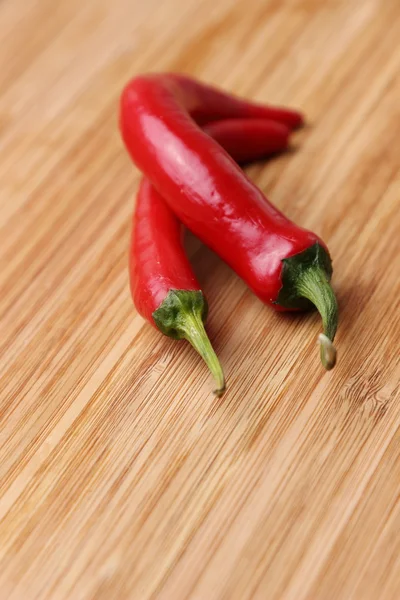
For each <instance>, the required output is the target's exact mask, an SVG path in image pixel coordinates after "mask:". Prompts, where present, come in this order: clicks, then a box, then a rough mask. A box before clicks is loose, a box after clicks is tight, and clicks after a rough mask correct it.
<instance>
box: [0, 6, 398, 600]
mask: <svg viewBox="0 0 400 600" xmlns="http://www.w3.org/2000/svg"><path fill="white" fill-rule="evenodd" d="M399 38H400V4H399V3H398V2H397V1H395V0H350V1H349V0H343V1H340V0H330V1H325V2H319V1H318V0H287V1H285V2H281V1H278V0H276V1H274V0H267V1H263V2H261V1H259V0H247V1H246V2H237V1H236V0H219V1H218V2H215V0H201V1H200V2H185V1H184V0H164V1H163V2H161V1H160V0H146V2H141V1H139V0H135V1H134V2H132V1H128V0H114V1H113V2H111V0H92V1H91V0H84V1H83V2H82V0H79V1H78V0H68V1H67V0H58V1H57V2H54V0H3V1H2V2H1V3H0V44H1V49H2V50H1V53H0V80H1V86H0V131H1V137H0V155H1V159H0V171H1V176H0V191H1V198H0V199H1V204H0V240H1V255H0V261H1V262H0V264H1V269H0V291H1V296H0V319H1V322H0V323H1V325H0V331H1V336H0V348H1V350H0V356H1V364H0V368H1V380H0V398H1V404H0V419H1V429H0V441H1V444H0V489H1V496H0V598H2V599H3V598H4V599H7V600H8V599H10V600H11V599H18V600H19V599H21V600H33V599H55V600H62V599H74V600H78V599H79V600H80V599H82V600H89V599H95V600H103V599H107V600H109V599H111V600H114V599H116V600H119V599H121V600H125V599H134V600H136V599H137V600H146V599H150V598H151V599H161V600H165V599H170V600H183V599H186V598H190V599H196V600H197V599H199V600H231V599H232V600H246V599H250V598H256V599H268V600H292V599H293V600H306V599H307V600H330V599H332V600H333V599H334V600H348V599H350V598H351V599H356V600H389V599H393V600H397V599H398V598H400V504H399V494H400V430H399V426H400V387H399V380H400V365H399V334H400V325H399V319H400V314H399V312H400V311H399V301H398V298H399V292H400V261H399V253H400V234H399V233H400V228H399V225H400V223H399V216H398V215H399V199H400V185H399V184H400V178H399V166H400V151H399V138H400V102H399V97H400V86H399V82H400V45H399ZM150 70H152V71H160V70H174V71H182V72H185V73H189V74H191V75H193V76H195V77H198V78H200V79H203V80H205V81H208V82H210V83H214V84H217V85H220V86H222V87H224V88H226V89H228V90H231V91H234V92H235V93H238V94H241V95H244V96H246V97H249V98H252V99H255V100H259V101H269V102H275V103H283V104H287V105H292V106H294V107H300V108H301V109H302V110H304V111H305V113H306V115H307V117H308V121H309V123H310V125H309V126H308V127H307V128H305V129H304V130H303V131H302V132H299V133H298V134H296V138H295V142H294V146H296V151H295V152H291V153H288V154H286V155H284V156H281V157H279V158H277V159H275V160H273V161H270V162H268V163H267V162H265V163H259V164H257V165H254V166H252V167H250V168H249V169H248V173H249V175H250V176H251V177H252V179H253V180H254V181H255V182H256V183H257V184H258V185H259V186H260V187H261V189H262V190H263V191H264V192H265V193H266V194H267V195H268V196H269V197H271V198H272V199H273V201H274V202H275V203H276V205H277V206H278V207H279V208H281V209H282V210H283V211H284V212H286V213H287V214H288V216H289V217H291V218H292V219H293V220H295V221H296V222H298V223H299V224H301V225H302V226H304V227H307V228H309V229H312V230H315V231H316V232H317V233H319V234H320V235H321V236H322V238H323V239H324V240H325V241H326V242H327V243H328V245H329V248H330V250H331V253H332V256H333V258H334V280H333V281H334V287H335V289H336V292H337V295H338V298H339V303H340V309H341V320H340V327H339V332H338V336H337V347H338V353H339V361H338V365H337V368H336V369H335V370H334V371H332V372H331V373H325V372H324V371H323V370H322V368H321V366H320V364H319V361H318V351H317V347H316V338H317V334H318V333H319V331H320V322H319V319H318V316H317V315H315V314H310V315H303V316H300V315H299V316H295V317H288V316H282V315H276V314H274V313H273V312H272V311H271V310H270V309H269V308H267V307H264V306H262V304H261V303H260V302H259V301H258V300H257V299H256V298H255V297H254V296H253V295H252V294H251V293H250V292H249V291H248V290H247V289H246V287H245V285H244V284H243V283H242V282H241V281H240V280H239V279H238V278H237V277H236V276H235V275H234V274H233V273H232V272H231V271H230V270H229V269H228V268H227V267H226V266H225V265H224V264H222V263H221V262H220V261H219V260H218V259H217V258H216V257H215V256H214V255H213V254H212V253H211V252H210V251H208V250H207V249H205V248H203V247H200V246H199V244H196V242H194V241H193V240H191V242H190V251H191V254H192V256H193V264H194V266H195V268H196V271H197V273H198V276H199V278H200V281H201V282H202V284H203V286H204V289H205V291H206V294H207V296H208V299H209V303H210V307H211V310H210V317H209V321H208V323H209V327H208V330H209V333H210V337H211V339H212V341H213V343H214V346H215V348H216V350H217V352H218V354H219V356H220V358H221V361H222V362H223V364H224V367H225V371H226V376H227V382H228V391H227V392H226V394H225V396H224V397H223V399H221V400H216V399H215V398H213V396H212V395H211V393H210V390H211V389H212V381H211V379H210V377H209V376H208V374H207V371H206V368H205V366H204V365H203V364H202V363H201V361H200V359H199V358H198V357H197V355H195V353H194V351H192V350H191V348H190V347H189V346H188V345H187V344H185V343H183V342H182V343H177V342H173V341H170V340H168V339H166V338H164V337H162V336H161V335H158V334H157V332H156V331H154V330H153V329H152V328H150V327H149V326H148V325H146V324H144V322H143V321H142V320H141V318H139V317H138V316H137V315H136V313H135V311H134V309H133V307H132V304H131V300H130V296H129V288H128V280H127V247H128V240H129V233H130V220H131V211H132V205H133V200H134V193H135V190H136V188H137V184H138V181H139V174H138V172H137V171H136V170H135V169H134V168H133V167H132V166H131V164H130V162H129V159H128V157H127V155H126V153H125V151H124V150H123V148H122V144H121V142H120V140H119V135H118V130H117V103H118V95H119V92H120V90H121V88H122V86H123V84H124V83H125V82H126V81H127V80H128V78H130V77H131V76H133V75H134V74H136V73H139V72H144V71H150Z"/></svg>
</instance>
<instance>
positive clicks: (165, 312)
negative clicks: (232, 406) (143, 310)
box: [153, 290, 225, 396]
mask: <svg viewBox="0 0 400 600" xmlns="http://www.w3.org/2000/svg"><path fill="white" fill-rule="evenodd" d="M207 312H208V306H207V301H206V299H205V297H204V295H203V292H201V291H198V290H170V291H169V292H168V295H167V297H166V298H165V300H164V302H163V303H162V304H161V306H160V307H159V308H158V309H157V310H156V311H154V313H153V319H154V322H155V324H156V325H157V327H158V329H159V330H160V331H161V332H162V333H164V334H165V335H167V336H168V337H171V338H173V339H175V340H180V339H185V340H187V341H188V342H189V343H190V344H191V345H192V346H193V348H194V349H195V350H196V351H197V352H198V353H199V354H200V356H201V357H202V358H203V360H204V362H205V363H206V365H207V366H208V368H209V369H210V371H211V373H212V375H213V376H214V379H215V381H216V384H217V389H216V390H214V393H215V394H216V395H217V396H221V395H222V394H223V392H224V391H225V377H224V372H223V370H222V367H221V364H220V362H219V360H218V357H217V355H216V354H215V352H214V349H213V347H212V345H211V342H210V340H209V338H208V336H207V333H206V330H205V328H204V321H205V320H206V318H207Z"/></svg>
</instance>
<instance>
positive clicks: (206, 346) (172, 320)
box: [130, 119, 290, 394]
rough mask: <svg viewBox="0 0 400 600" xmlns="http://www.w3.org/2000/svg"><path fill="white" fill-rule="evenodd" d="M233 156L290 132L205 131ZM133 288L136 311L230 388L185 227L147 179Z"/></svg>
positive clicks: (267, 127)
mask: <svg viewBox="0 0 400 600" xmlns="http://www.w3.org/2000/svg"><path fill="white" fill-rule="evenodd" d="M205 130H206V131H207V133H208V134H209V135H211V136H213V137H214V139H216V140H218V141H219V142H220V143H221V144H222V145H223V146H224V148H225V149H226V150H227V151H228V152H229V153H230V154H231V155H232V156H233V157H234V158H238V157H239V158H241V159H242V160H251V159H257V158H260V157H261V156H265V155H266V154H270V153H272V152H278V151H281V150H284V149H285V148H286V147H287V143H288V137H289V133H290V131H289V129H288V128H287V127H286V126H285V125H282V124H280V123H274V122H273V121H260V120H259V119H248V120H243V119H238V120H229V121H216V122H213V123H210V124H209V125H207V126H206V127H205ZM130 285H131V291H132V297H133V300H134V304H135V306H136V309H137V311H138V312H139V313H140V314H141V315H142V316H143V317H144V318H145V319H147V320H148V321H149V322H150V323H151V324H152V325H154V326H155V327H157V328H158V329H159V330H160V331H162V333H164V334H166V335H168V336H169V337H172V338H174V339H182V338H185V339H187V340H188V341H189V342H190V343H191V344H192V346H193V347H194V348H195V349H196V350H197V351H198V352H199V354H200V355H201V356H202V357H203V359H204V360H205V362H206V363H207V365H208V367H209V368H210V370H211V372H212V373H213V375H214V377H215V379H216V382H217V385H218V388H217V390H216V393H218V394H220V393H222V392H223V390H224V388H225V383H224V375H223V371H222V368H221V365H220V363H219V361H218V358H217V356H216V354H215V352H214V350H213V348H212V346H211V343H210V341H209V339H208V337H207V334H206V332H205V330H204V324H203V323H204V321H205V319H206V317H207V311H208V306H207V301H206V299H205V297H204V294H203V292H202V291H201V289H200V286H199V283H198V282H197V279H196V277H195V275H194V273H193V271H192V268H191V266H190V263H189V261H188V259H187V257H186V254H185V252H184V249H183V245H182V227H181V225H180V223H179V221H178V219H177V218H176V217H175V215H174V213H173V212H172V211H171V209H170V208H169V207H168V205H167V204H166V203H165V202H164V200H163V198H162V197H161V196H160V195H159V194H158V192H157V191H156V190H155V189H154V188H153V187H152V185H151V183H150V182H149V181H148V180H146V179H143V180H142V182H141V185H140V188H139V192H138V195H137V199H136V207H135V214H134V220H133V228H132V238H131V251H130Z"/></svg>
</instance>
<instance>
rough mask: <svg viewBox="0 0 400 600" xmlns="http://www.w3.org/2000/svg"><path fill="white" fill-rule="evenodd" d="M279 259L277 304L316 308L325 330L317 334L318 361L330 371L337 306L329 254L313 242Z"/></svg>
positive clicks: (333, 355)
mask: <svg viewBox="0 0 400 600" xmlns="http://www.w3.org/2000/svg"><path fill="white" fill-rule="evenodd" d="M282 262H283V270H282V289H281V291H280V292H279V296H278V300H277V303H278V304H280V305H281V306H284V307H286V308H300V309H307V308H309V307H310V303H311V304H312V305H314V306H315V307H316V308H317V310H318V311H319V313H320V315H321V317H322V324H323V329H324V333H322V334H320V335H319V337H318V340H319V343H320V352H321V361H322V364H323V366H324V367H325V369H327V370H328V371H329V370H330V369H333V367H334V366H335V364H336V349H335V346H334V345H333V343H332V342H333V340H334V338H335V334H336V330H337V326H338V305H337V301H336V297H335V294H334V292H333V290H332V287H331V285H330V283H329V282H330V278H331V276H332V263H331V259H330V256H329V254H328V253H327V251H326V250H325V248H323V247H322V246H321V245H320V244H318V243H316V244H314V245H313V246H311V247H310V248H307V250H304V252H300V253H299V254H296V255H294V256H291V257H290V258H287V259H284V260H283V261H282Z"/></svg>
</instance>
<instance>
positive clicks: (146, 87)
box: [120, 75, 337, 369]
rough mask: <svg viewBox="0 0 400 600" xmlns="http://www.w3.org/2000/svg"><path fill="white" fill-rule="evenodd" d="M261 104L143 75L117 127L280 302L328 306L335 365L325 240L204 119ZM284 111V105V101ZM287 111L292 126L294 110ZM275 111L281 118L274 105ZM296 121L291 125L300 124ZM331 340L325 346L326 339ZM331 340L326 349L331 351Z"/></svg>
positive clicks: (137, 156)
mask: <svg viewBox="0 0 400 600" xmlns="http://www.w3.org/2000/svg"><path fill="white" fill-rule="evenodd" d="M263 110H264V113H263V114H264V116H265V117H266V118H270V117H271V115H270V114H269V115H268V117H267V115H266V113H265V111H266V110H268V109H265V108H264V109H262V107H258V106H257V105H252V104H251V103H247V102H244V101H240V100H238V99H233V98H232V97H231V96H230V95H227V94H224V93H223V92H219V91H218V92H217V91H216V90H214V89H212V88H209V87H207V86H202V85H201V84H199V83H197V82H193V81H191V80H188V78H183V77H179V76H175V75H149V76H142V77H137V78H135V79H134V80H133V81H131V82H130V83H129V84H128V86H127V87H126V88H125V90H124V91H123V94H122V97H121V113H120V127H121V133H122V137H123V139H124V142H125V144H126V147H127V149H128V151H129V153H130V155H131V157H132V159H133V161H134V162H135V163H136V165H137V166H138V167H139V168H140V169H141V171H142V172H143V173H144V174H145V176H146V177H148V178H149V179H150V181H151V182H152V184H153V185H154V187H155V188H156V189H157V190H158V191H159V193H160V194H161V195H162V197H163V198H164V199H165V200H166V202H167V203H168V204H169V206H170V208H171V209H172V210H173V211H174V213H175V214H176V215H177V216H178V218H179V219H180V220H181V221H182V222H183V223H184V224H185V225H186V226H187V227H188V228H189V229H190V230H191V231H192V232H193V233H195V234H196V235H197V236H198V237H199V238H200V239H201V240H202V241H203V242H204V243H205V244H207V245H208V246H209V247H210V248H212V249H213V250H214V251H215V252H216V253H218V254H219V255H220V256H221V258H223V259H224V260H225V261H226V262H227V263H228V264H229V265H230V266H231V267H232V268H233V269H234V270H235V271H236V272H237V273H238V274H239V275H240V276H241V277H242V279H243V280H244V281H245V282H246V283H247V284H248V286H249V287H250V288H251V289H252V290H253V291H254V293H255V294H256V295H257V296H258V297H259V298H260V299H261V300H262V301H263V302H265V303H267V304H269V305H271V306H272V307H273V308H275V309H277V310H293V309H295V310H296V309H299V308H305V307H306V306H307V303H306V304H305V300H304V299H305V298H306V299H307V300H311V302H313V303H314V304H315V305H316V306H317V307H318V310H319V311H320V312H321V315H322V317H323V321H324V331H325V335H324V336H323V338H324V340H323V342H322V345H321V359H322V362H323V364H324V366H325V367H326V368H327V369H330V368H332V366H333V365H334V363H335V356H336V355H335V352H334V349H333V346H332V344H331V341H332V340H333V338H334V335H335V332H336V327H337V304H336V299H335V297H334V294H333V292H332V290H331V288H330V286H329V279H330V276H331V260H330V257H329V252H328V250H327V247H326V245H325V244H324V242H323V241H322V240H321V239H320V238H319V237H318V236H317V235H316V234H314V233H312V232H311V231H307V230H305V229H303V228H301V227H298V226H297V225H295V224H294V223H293V222H291V221H290V220H289V219H287V218H286V217H285V216H284V215H283V214H282V213H281V212H280V211H279V210H277V209H276V208H275V207H274V206H273V205H272V204H271V203H270V202H268V200H267V199H266V198H265V197H264V196H263V194H262V193H261V191H260V190H259V189H258V188H257V187H256V186H255V185H254V184H253V183H252V182H251V181H250V180H249V179H248V178H247V177H246V175H245V174H244V173H243V172H242V171H241V169H240V168H239V167H238V165H237V164H236V163H235V162H234V161H233V159H232V158H231V157H230V156H229V155H228V154H227V152H226V151H225V150H224V149H223V148H222V147H221V146H219V145H218V144H217V143H216V142H215V141H214V140H212V139H211V138H210V137H209V136H208V135H207V134H205V133H204V132H203V131H202V130H201V129H200V127H199V126H198V124H197V123H196V122H195V120H196V121H197V122H198V123H208V122H210V121H213V120H215V119H218V118H219V117H220V116H221V115H223V117H224V118H237V117H257V118H258V117H261V116H262V115H261V113H262V111H263ZM278 111H279V109H278ZM281 112H282V119H286V120H285V121H283V120H282V122H285V123H286V124H288V120H287V114H286V113H287V111H281ZM275 119H279V117H278V115H277V113H275ZM300 123H301V119H299V120H298V121H297V122H296V121H295V120H294V121H292V125H293V127H295V126H297V125H299V124H300ZM324 345H325V346H324ZM324 347H325V348H326V350H324Z"/></svg>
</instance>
